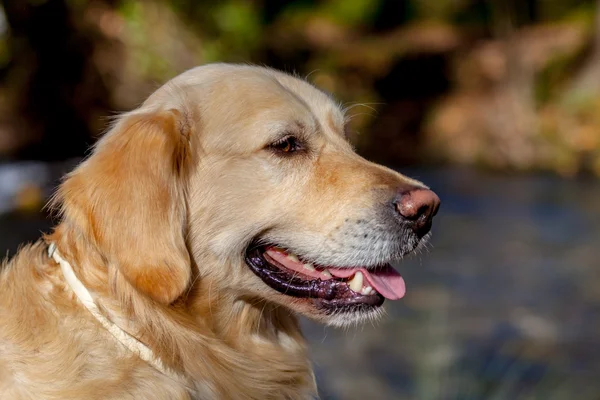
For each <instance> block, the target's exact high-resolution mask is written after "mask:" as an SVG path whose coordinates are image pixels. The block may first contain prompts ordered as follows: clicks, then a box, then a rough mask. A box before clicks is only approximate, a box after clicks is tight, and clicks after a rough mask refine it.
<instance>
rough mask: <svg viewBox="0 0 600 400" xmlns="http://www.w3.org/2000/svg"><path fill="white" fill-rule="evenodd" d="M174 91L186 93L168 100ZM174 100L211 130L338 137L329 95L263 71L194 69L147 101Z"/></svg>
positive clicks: (338, 114) (337, 116)
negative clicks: (316, 132)
mask: <svg viewBox="0 0 600 400" xmlns="http://www.w3.org/2000/svg"><path fill="white" fill-rule="evenodd" d="M174 91H175V92H177V91H183V92H185V98H182V97H181V95H179V96H173V92H174ZM178 98H179V99H181V100H182V101H185V102H188V103H189V102H190V101H191V102H192V103H194V104H195V105H196V106H198V107H199V108H200V110H199V111H200V115H202V114H204V117H205V118H206V117H210V119H211V120H210V121H209V120H207V119H205V118H202V119H203V120H204V121H203V122H204V123H206V124H211V125H213V126H218V125H220V126H224V125H230V126H231V125H234V124H235V122H244V123H250V122H251V121H253V120H254V121H264V122H266V123H273V124H275V125H276V124H277V122H278V121H279V122H281V123H282V124H283V123H285V122H286V121H289V122H290V123H300V124H305V125H312V124H318V125H320V126H322V127H325V129H326V130H330V131H334V132H336V133H338V134H339V133H340V132H342V131H343V125H344V115H343V112H342V111H341V109H340V107H339V105H338V104H337V103H336V102H335V101H334V100H333V99H332V98H331V97H330V96H329V95H327V94H326V93H324V92H322V91H321V90H319V89H317V88H316V87H314V86H313V85H311V84H310V83H308V82H307V81H305V80H303V79H300V78H297V77H295V76H292V75H289V74H286V73H283V72H280V71H276V70H272V69H268V68H263V67H257V66H249V65H232V64H209V65H205V66H201V67H197V68H194V69H192V70H189V71H187V72H185V73H183V74H181V75H179V76H177V77H176V78H174V79H173V80H171V81H170V82H169V83H167V84H166V85H165V86H163V88H161V89H159V90H158V91H157V92H156V93H155V94H153V95H152V96H151V98H150V99H149V101H157V102H159V103H162V104H163V105H164V102H165V101H173V99H178ZM173 106H176V105H173ZM203 111H204V112H203Z"/></svg>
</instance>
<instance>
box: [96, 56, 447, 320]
mask: <svg viewBox="0 0 600 400" xmlns="http://www.w3.org/2000/svg"><path fill="white" fill-rule="evenodd" d="M139 118H142V119H145V120H143V121H142V122H139V121H138V122H135V121H137V119H139ZM128 120H131V121H133V122H131V121H130V122H128ZM345 120H346V116H345V115H344V113H343V111H342V110H341V109H340V107H339V106H338V104H336V103H335V102H334V101H333V100H332V99H331V98H330V97H329V96H327V95H326V94H324V93H323V92H321V91H319V90H318V89H316V88H314V87H313V86H311V85H310V84H308V83H306V82H304V81H302V80H300V79H297V78H294V77H291V76H289V75H285V74H283V73H279V72H275V71H272V70H267V69H264V68H258V67H248V66H230V65H211V66H205V67H200V68H197V69H194V70H191V71H188V72H186V73H185V74H183V75H180V76H179V77H177V78H175V79H174V80H173V81H172V82H171V83H169V84H167V85H165V86H164V87H163V88H161V89H159V90H158V91H157V92H156V93H154V94H153V95H152V96H151V97H150V98H149V99H148V100H147V101H146V103H145V104H144V105H143V106H142V107H141V109H140V112H136V113H133V114H132V115H130V116H127V117H125V118H124V120H123V121H121V123H120V124H119V125H117V126H116V127H115V128H114V129H113V132H111V133H109V135H108V138H107V139H105V140H104V142H105V143H101V144H100V145H99V146H98V148H97V149H96V154H94V155H93V156H92V157H91V158H90V160H88V163H90V164H93V162H92V161H93V160H94V157H97V156H98V154H106V157H110V155H109V154H110V152H111V151H112V153H113V155H112V157H121V155H119V152H123V151H124V150H123V149H125V148H126V147H127V146H131V144H132V143H133V146H136V147H137V148H136V149H131V151H135V152H136V154H135V156H131V157H130V160H129V161H128V163H133V164H135V167H134V168H131V167H130V165H129V164H128V165H127V166H126V165H119V166H118V167H114V166H113V167H112V168H113V169H115V168H116V169H120V168H129V169H130V172H129V173H127V178H121V180H122V181H128V180H130V179H131V180H135V181H136V182H134V183H133V184H132V185H133V187H132V188H130V189H127V193H121V194H120V196H125V197H128V198H129V200H128V201H130V202H133V203H132V206H131V207H127V208H125V209H124V208H123V207H121V208H120V210H121V215H126V214H125V213H127V211H128V210H131V212H132V213H135V214H136V215H137V214H139V213H140V212H139V210H136V211H134V209H135V204H136V203H137V206H139V207H144V205H145V203H146V202H148V201H150V200H151V203H152V204H148V205H147V207H146V208H149V210H145V211H144V212H143V215H141V216H140V218H143V219H148V218H158V219H159V220H161V221H162V222H161V223H153V222H143V221H137V222H136V221H130V223H133V224H142V225H144V226H145V229H144V230H143V231H144V232H145V233H144V234H145V235H152V236H153V239H152V240H151V243H150V244H148V245H147V246H146V248H145V250H144V252H145V253H146V256H147V257H150V260H149V262H148V263H147V264H150V265H146V264H144V265H142V264H140V262H138V263H137V264H136V263H135V262H133V260H131V259H129V260H128V261H127V262H126V261H123V260H121V259H119V257H116V258H115V261H114V262H115V264H118V265H119V268H120V270H121V272H122V273H123V274H124V275H125V277H126V278H127V279H128V280H129V282H131V283H132V284H133V285H134V286H136V287H138V288H139V289H140V290H141V291H142V292H144V293H146V294H147V295H150V296H151V297H153V298H155V299H156V300H158V301H162V302H167V303H168V302H172V301H174V300H175V299H177V298H178V297H179V296H181V295H182V293H190V287H189V286H190V285H194V284H195V283H194V282H197V281H198V280H200V281H201V280H203V279H204V280H210V281H211V282H214V284H215V285H216V286H217V288H218V289H219V290H222V291H227V292H228V293H231V294H233V295H234V296H238V297H239V298H240V299H243V298H260V299H263V300H266V301H271V302H275V303H278V304H280V305H284V306H286V307H288V308H290V309H292V310H294V311H297V312H299V313H301V314H304V315H306V316H308V317H310V318H313V319H317V320H320V321H322V322H325V323H330V324H336V325H341V324H344V323H349V322H356V321H360V320H362V319H365V318H369V317H373V316H374V315H376V314H377V313H378V310H379V308H380V306H381V305H382V303H383V301H384V298H389V299H398V298H401V297H402V296H403V295H404V281H403V280H402V278H401V277H400V275H399V274H398V273H397V272H395V271H394V270H393V269H392V268H391V267H390V265H389V263H390V262H392V261H394V260H398V259H400V258H402V257H403V256H404V255H406V254H408V253H410V252H412V251H414V250H415V249H417V248H418V247H419V246H421V245H422V244H423V243H424V242H425V241H426V240H427V239H428V236H429V234H428V232H429V229H430V227H431V220H432V217H433V216H434V214H435V213H436V212H437V209H438V206H439V199H438V198H437V196H436V195H435V194H434V193H433V192H431V191H430V190H428V189H427V188H426V187H425V186H424V185H423V184H422V183H420V182H417V181H415V180H412V179H409V178H407V177H405V176H402V175H400V174H398V173H397V172H394V171H392V170H390V169H387V168H384V167H382V166H379V165H376V164H373V163H370V162H368V161H366V160H364V159H362V158H361V157H359V156H358V155H357V154H356V153H355V152H354V151H353V149H352V147H351V145H350V144H349V143H348V141H347V140H346V138H345V136H344V131H345ZM144 126H145V128H144ZM148 130H150V131H153V133H152V134H151V135H149V134H147V133H140V134H137V133H132V131H135V132H138V131H148ZM161 131H171V132H167V133H165V132H162V133H161ZM128 132H129V133H128ZM136 135H139V137H140V138H143V139H140V141H138V142H137V143H136V142H135V141H136V140H138V139H136ZM154 136H156V138H154ZM119 137H122V138H123V139H122V142H123V143H122V144H120V145H115V144H113V145H111V144H110V143H112V142H116V141H118V140H119V139H118V138H119ZM125 138H127V139H125ZM173 141H175V142H176V143H175V144H173ZM126 143H128V144H126ZM382 146H385V143H382ZM157 149H158V150H157ZM157 152H158V154H157ZM131 158H135V159H136V160H138V161H132V160H131ZM157 158H166V159H167V160H166V161H160V160H157ZM169 160H170V161H169ZM157 161H158V162H159V165H158V166H157V165H155V164H153V162H154V163H156V162H157ZM112 163H113V164H114V161H112ZM88 168H89V166H88ZM98 168H100V167H98ZM104 168H105V169H106V168H107V167H106V165H105V166H104ZM165 169H175V171H173V172H169V171H165ZM149 171H150V172H149ZM152 171H154V172H152ZM98 173H101V171H100V170H99V171H98ZM104 173H106V171H104ZM135 175H138V176H137V177H136V176H135ZM139 175H141V177H140V176H139ZM148 175H149V176H152V178H150V179H149V180H147V181H146V180H145V179H144V176H148ZM155 175H158V177H157V176H155ZM117 179H118V178H117ZM170 181H172V182H170ZM144 182H145V185H144V184H143V183H144ZM148 185H152V187H148ZM134 188H135V192H134ZM114 190H117V189H114ZM154 191H156V193H154ZM140 193H141V194H140ZM143 193H146V194H143ZM149 199H150V200H149ZM113 201H114V200H113ZM106 213H109V211H106ZM158 214H161V215H158ZM123 224H125V223H123ZM164 225H169V228H165V226H164ZM172 226H175V227H176V228H175V229H174V230H173V229H172ZM123 230H127V229H126V228H122V229H121V231H123ZM159 230H160V231H161V232H158V231H159ZM163 231H166V233H165V232H163ZM95 236H96V237H97V238H98V240H99V241H102V240H105V238H106V234H103V233H99V234H98V233H96V234H95ZM136 237H137V239H136ZM136 237H134V238H132V239H131V241H133V242H135V241H136V240H137V242H138V243H139V241H140V240H143V239H140V237H139V235H138V236H136ZM119 240H120V242H121V243H122V244H121V245H122V246H123V245H124V244H123V243H128V239H127V237H126V235H125V237H124V236H123V234H122V233H121V237H120V238H119ZM111 245H112V247H111V248H112V250H108V249H107V251H106V253H109V254H107V255H105V256H107V257H108V258H109V259H110V258H111V254H110V253H115V251H114V249H115V245H114V244H111ZM98 247H99V248H106V247H107V246H106V245H104V246H103V245H102V243H100V244H99V246H98ZM108 247H110V246H108ZM125 250H126V249H124V251H125ZM161 252H162V256H161V255H160V254H161ZM180 253H185V254H180ZM138 257H144V255H143V254H138ZM120 258H122V257H120ZM152 258H154V259H155V260H152ZM132 262H133V263H134V264H135V265H134V266H133V267H132V266H130V265H129V264H131V263H132ZM190 264H191V265H193V266H194V267H193V268H197V271H196V272H194V271H190V270H191V269H192V267H191V266H190ZM161 265H162V267H161ZM165 265H166V266H167V267H166V268H165V267H164V266H165ZM186 267H187V269H188V270H187V271H181V270H182V269H185V268H186ZM196 273H197V275H198V277H197V279H194V275H195V274H196ZM213 290H215V288H214V287H213Z"/></svg>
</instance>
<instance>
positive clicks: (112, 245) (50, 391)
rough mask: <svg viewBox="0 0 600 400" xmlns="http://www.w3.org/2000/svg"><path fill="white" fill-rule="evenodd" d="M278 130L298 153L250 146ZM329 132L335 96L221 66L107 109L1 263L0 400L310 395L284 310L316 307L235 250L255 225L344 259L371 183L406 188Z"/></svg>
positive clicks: (334, 128) (292, 321) (258, 71)
mask: <svg viewBox="0 0 600 400" xmlns="http://www.w3.org/2000/svg"><path fill="white" fill-rule="evenodd" d="M282 132H293V133H294V134H296V135H301V136H302V137H304V138H305V139H306V140H307V141H308V143H310V145H311V148H312V149H313V150H312V152H311V153H310V154H307V155H301V156H297V157H295V158H294V159H291V158H290V159H283V158H278V157H276V156H274V155H273V154H272V153H271V152H269V151H268V150H267V149H266V146H267V145H268V144H269V143H270V142H271V141H272V140H273V139H274V138H276V137H277V135H280V134H281V133H282ZM343 132H344V115H343V114H342V112H341V111H340V109H339V108H338V106H337V105H336V104H335V103H334V102H333V101H332V100H331V99H330V98H329V97H328V96H327V95H325V94H323V93H322V92H320V91H318V90H316V89H315V88H314V87H312V86H311V85H309V84H308V83H306V82H304V81H302V80H299V79H296V78H293V77H290V76H288V75H285V74H282V73H279V72H276V71H272V70H268V69H265V68H258V67H249V66H233V65H224V64H215V65H208V66H204V67H199V68H196V69H194V70H191V71H188V72H186V73H184V74H182V75H180V76H179V77H177V78H175V79H174V80H173V81H171V82H170V83H168V84H166V85H165V86H163V87H162V88H160V89H159V90H158V91H157V92H155V93H154V94H153V95H152V96H150V98H149V99H148V100H147V101H146V102H145V103H144V104H143V105H142V106H141V107H140V108H139V109H137V110H135V111H133V112H131V113H128V114H126V115H123V116H122V117H121V118H120V119H119V121H118V122H117V123H116V124H115V125H114V126H113V127H112V128H111V129H110V131H109V132H108V133H107V134H106V135H105V136H104V137H103V138H102V140H100V142H99V143H98V145H97V146H96V147H95V149H94V151H93V154H92V155H91V156H90V157H89V158H88V159H87V160H86V161H85V162H83V163H82V164H81V165H80V166H79V167H78V168H77V169H76V170H75V171H74V172H73V173H71V174H70V175H69V176H68V177H67V178H66V180H65V181H64V183H63V184H62V185H61V187H60V189H59V191H58V193H57V196H56V199H55V200H54V204H55V205H56V206H57V207H60V212H61V222H60V224H59V225H58V226H57V227H56V229H55V230H54V232H53V233H52V234H51V235H49V236H48V237H46V238H44V240H43V241H39V242H37V243H35V244H33V245H30V246H26V247H24V248H22V249H21V250H20V251H19V253H18V254H17V255H16V256H15V257H14V258H13V259H12V260H11V261H10V262H9V263H7V264H5V265H4V266H3V267H2V271H1V272H0V291H1V293H2V295H1V296H0V399H2V400H4V399H19V400H21V399H36V400H40V399H49V400H51V399H61V400H62V399H264V400H267V399H305V398H309V397H310V396H311V395H313V394H315V393H316V389H315V384H314V377H313V373H312V370H311V366H310V363H309V361H308V359H307V350H306V344H305V342H304V339H303V337H302V334H301V332H300V330H299V327H298V321H297V319H296V317H295V316H294V313H292V312H291V311H295V312H299V313H303V314H305V315H307V316H309V317H311V318H314V319H316V320H320V321H323V322H325V323H328V322H330V321H329V320H328V318H329V317H328V316H326V315H322V314H320V313H319V312H318V311H317V310H315V309H313V308H312V307H311V306H310V304H308V303H307V302H306V301H302V300H300V299H294V298H291V297H288V296H284V295H282V294H279V293H277V292H275V291H274V290H272V289H270V288H269V287H267V286H266V285H265V284H264V283H262V281H261V280H260V279H259V278H257V277H256V276H255V275H254V274H253V273H252V272H251V271H250V270H249V269H248V268H247V266H245V262H244V259H243V252H244V250H245V247H246V246H247V245H248V243H249V241H250V240H251V239H252V238H254V237H256V236H257V235H259V234H261V233H263V232H265V234H267V235H268V236H269V237H270V238H273V239H281V240H282V241H285V242H293V243H296V244H297V246H298V248H300V249H313V248H314V249H315V250H314V251H315V254H316V256H318V254H321V253H323V254H324V253H325V252H324V251H322V246H326V248H327V249H328V251H329V253H328V254H330V255H328V257H332V259H338V258H340V259H341V258H344V259H345V260H349V261H348V262H354V261H352V260H356V261H355V262H357V263H358V262H359V261H360V260H359V259H358V258H357V257H358V255H357V254H350V253H348V250H346V249H347V248H349V247H348V246H347V243H344V242H343V241H342V239H341V236H339V235H340V233H339V232H341V231H344V230H348V229H349V227H350V228H353V227H354V228H355V227H356V225H352V224H353V223H354V222H353V221H356V220H357V219H359V218H361V217H363V216H365V215H366V214H365V213H367V212H368V210H370V209H373V208H374V207H375V206H376V205H377V204H380V202H381V201H382V196H383V195H382V193H383V192H385V195H386V196H387V195H388V194H389V192H391V191H393V190H395V189H396V188H397V187H398V185H401V184H412V185H421V184H420V183H419V182H416V181H412V180H409V179H408V178H405V177H403V176H401V175H399V174H397V173H396V172H394V171H391V170H388V169H386V168H384V167H381V166H378V165H375V164H372V163H369V162H368V161H365V160H364V159H362V158H360V157H358V156H357V155H356V154H355V153H354V152H353V151H352V148H351V146H350V145H349V144H348V143H347V142H346V140H345V138H344V137H343ZM348 240H350V239H348ZM50 241H53V242H55V243H56V244H57V246H58V248H59V249H60V251H61V254H62V256H63V258H65V259H66V260H68V261H69V262H70V263H71V265H72V266H73V269H74V271H75V273H76V275H77V276H78V277H79V279H80V280H81V281H82V282H83V283H84V284H85V286H86V287H87V288H88V289H89V290H90V291H91V292H92V293H94V296H95V298H96V299H97V303H98V304H99V306H100V307H101V308H102V310H103V311H104V312H105V313H106V315H107V316H108V317H109V318H110V319H111V320H112V321H114V322H115V323H116V324H117V325H118V326H119V327H121V328H122V329H124V330H126V331H127V332H129V333H130V334H132V335H134V336H136V337H138V338H139V339H140V340H141V341H142V342H144V343H145V344H147V345H148V346H149V347H150V348H151V349H152V350H153V351H154V352H155V354H156V355H157V356H159V357H160V358H161V359H162V360H163V361H164V362H165V363H166V364H167V365H168V366H169V367H170V368H171V369H173V370H174V371H177V372H178V373H179V374H180V375H182V376H183V377H185V378H184V380H183V381H179V380H177V378H173V377H169V376H165V375H163V374H161V373H160V372H158V371H157V370H155V369H154V368H153V367H152V366H150V365H148V364H146V363H145V362H144V361H142V360H140V359H138V358H137V357H136V356H135V355H133V354H132V353H130V352H129V351H128V350H127V349H125V348H124V347H123V346H122V345H121V344H119V343H118V342H117V341H116V340H115V339H114V338H113V337H112V336H111V335H110V334H109V333H108V332H107V331H106V330H105V329H104V328H102V327H101V326H100V325H99V323H98V322H97V321H96V320H95V319H94V318H93V317H92V316H91V314H90V313H89V312H88V311H87V310H86V309H85V308H83V306H82V305H81V304H80V303H79V302H78V300H77V299H76V298H75V296H74V294H73V292H72V291H71V289H70V288H69V287H67V286H66V284H65V282H64V279H63V277H62V274H61V271H60V268H59V267H58V265H57V264H56V263H55V262H54V261H53V260H51V259H49V258H48V256H47V255H46V250H47V245H46V243H48V242H50ZM319 246H321V247H319ZM317 252H318V254H317ZM361 254H364V252H362V253H361ZM336 257H337V258H336Z"/></svg>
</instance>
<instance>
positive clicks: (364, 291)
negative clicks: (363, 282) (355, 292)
mask: <svg viewBox="0 0 600 400" xmlns="http://www.w3.org/2000/svg"><path fill="white" fill-rule="evenodd" d="M372 290H373V288H372V287H371V286H365V287H364V288H363V289H362V290H361V291H360V294H362V295H365V296H368V295H370V294H371V291H372Z"/></svg>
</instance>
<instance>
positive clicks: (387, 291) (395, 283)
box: [265, 248, 406, 300]
mask: <svg viewBox="0 0 600 400" xmlns="http://www.w3.org/2000/svg"><path fill="white" fill-rule="evenodd" d="M265 253H266V254H267V255H268V256H269V257H270V258H271V259H273V260H274V261H276V262H278V263H279V264H281V265H283V266H284V267H286V268H288V269H290V270H292V271H296V272H298V273H300V274H303V275H308V276H310V277H312V278H318V279H321V280H324V281H325V280H328V279H331V277H329V276H327V275H324V274H323V273H322V272H320V271H319V270H310V269H307V268H305V267H304V266H303V264H302V263H301V262H299V261H294V260H291V259H289V258H288V257H287V254H286V253H285V252H283V251H281V250H279V249H275V248H269V249H267V251H266V252H265ZM328 270H329V272H331V275H333V276H335V277H337V278H350V277H351V276H353V275H354V274H355V273H356V272H358V271H360V272H362V274H363V276H364V278H365V279H366V280H367V282H369V285H370V286H371V287H372V288H373V289H375V290H376V291H378V292H379V293H380V294H381V295H382V296H383V297H385V298H386V299H389V300H398V299H401V298H402V297H403V296H404V293H405V292H406V287H405V286H404V279H402V276H400V274H399V273H398V272H397V271H396V270H395V269H394V268H392V267H391V266H390V265H387V266H385V267H380V268H377V269H376V270H367V269H365V268H328Z"/></svg>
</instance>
